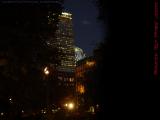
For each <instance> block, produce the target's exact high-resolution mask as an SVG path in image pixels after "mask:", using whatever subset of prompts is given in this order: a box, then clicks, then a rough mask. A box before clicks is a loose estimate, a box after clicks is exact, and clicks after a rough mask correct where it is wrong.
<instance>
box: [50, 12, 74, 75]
mask: <svg viewBox="0 0 160 120" xmlns="http://www.w3.org/2000/svg"><path fill="white" fill-rule="evenodd" d="M57 27H58V28H57V30H56V32H55V39H53V40H49V41H48V42H47V43H48V44H49V45H51V46H54V47H56V48H58V50H59V52H62V54H59V58H60V60H61V62H60V65H58V67H57V68H58V70H59V71H65V72H74V69H75V53H74V38H73V27H72V14H71V13H67V12H62V14H61V15H59V22H58V24H57Z"/></svg>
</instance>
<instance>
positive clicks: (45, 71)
mask: <svg viewBox="0 0 160 120" xmlns="http://www.w3.org/2000/svg"><path fill="white" fill-rule="evenodd" d="M44 73H45V74H46V75H48V74H49V70H48V67H45V68H44Z"/></svg>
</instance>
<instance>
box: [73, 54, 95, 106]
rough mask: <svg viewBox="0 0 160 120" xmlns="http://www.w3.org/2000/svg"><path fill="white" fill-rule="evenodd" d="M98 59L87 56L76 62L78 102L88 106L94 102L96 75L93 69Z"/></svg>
mask: <svg viewBox="0 0 160 120" xmlns="http://www.w3.org/2000/svg"><path fill="white" fill-rule="evenodd" d="M95 66H96V61H95V59H94V58H93V57H86V58H84V59H82V60H80V61H78V62H77V64H76V70H75V79H76V94H77V104H79V105H80V106H83V107H82V108H84V107H87V105H91V104H92V103H93V100H92V95H93V94H94V91H93V90H94V84H95V83H94V76H93V71H94V69H95Z"/></svg>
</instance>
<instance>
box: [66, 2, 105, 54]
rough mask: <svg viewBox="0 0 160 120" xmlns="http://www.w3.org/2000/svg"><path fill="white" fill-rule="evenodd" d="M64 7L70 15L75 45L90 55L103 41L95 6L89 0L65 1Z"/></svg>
mask: <svg viewBox="0 0 160 120" xmlns="http://www.w3.org/2000/svg"><path fill="white" fill-rule="evenodd" d="M64 7H65V9H66V11H67V12H71V13H72V17H73V30H74V39H75V45H76V46H78V47H80V48H82V49H83V51H84V52H85V53H86V55H92V51H93V49H94V48H95V47H96V44H97V43H99V42H100V41H102V40H103V35H102V27H101V23H100V21H98V19H97V16H98V9H97V7H96V5H94V3H93V2H91V0H65V3H64Z"/></svg>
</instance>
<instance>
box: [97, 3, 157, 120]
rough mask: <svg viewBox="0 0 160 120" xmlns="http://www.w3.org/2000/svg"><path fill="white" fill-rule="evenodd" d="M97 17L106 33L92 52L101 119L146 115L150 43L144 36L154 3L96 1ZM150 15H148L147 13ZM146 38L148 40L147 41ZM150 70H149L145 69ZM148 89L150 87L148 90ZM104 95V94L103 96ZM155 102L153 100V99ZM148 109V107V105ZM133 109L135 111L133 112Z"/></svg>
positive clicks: (149, 73)
mask: <svg viewBox="0 0 160 120" xmlns="http://www.w3.org/2000/svg"><path fill="white" fill-rule="evenodd" d="M96 2H97V6H98V8H99V17H98V19H100V20H101V21H102V22H103V24H104V29H106V33H105V35H106V36H105V38H104V42H103V43H102V44H101V45H99V47H98V48H97V49H96V50H95V58H96V59H97V71H98V76H99V78H98V80H99V84H98V85H99V98H100V101H101V104H102V107H104V108H103V109H102V110H103V112H104V114H101V116H104V119H106V118H108V117H116V116H118V118H120V117H124V116H125V114H130V115H133V114H134V116H138V115H142V114H141V113H140V111H141V110H142V111H143V110H144V111H145V112H147V113H149V111H150V110H149V108H147V107H146V106H145V104H146V101H148V102H149V99H148V97H147V96H146V93H147V91H148V90H147V87H146V86H147V85H149V84H148V83H147V81H148V80H153V77H152V73H151V72H152V71H151V69H152V68H151V69H150V70H149V67H151V65H149V64H152V61H151V59H150V58H149V57H148V56H150V57H151V56H152V53H149V51H150V52H152V50H151V49H150V47H152V46H151V45H153V43H152V42H151V41H150V40H151V37H150V36H149V35H147V34H152V33H148V31H150V29H152V27H151V26H150V25H149V23H150V22H152V21H151V19H150V18H149V15H152V12H153V9H152V8H151V6H152V5H153V2H149V1H148V0H147V1H130V2H126V1H114V0H96ZM149 11H150V12H149ZM147 36H148V38H147ZM149 46H150V47H149ZM148 66H149V67H148ZM148 88H151V87H148ZM104 91H105V93H104ZM154 98H155V97H154ZM149 106H150V105H149ZM134 109H135V111H134Z"/></svg>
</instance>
